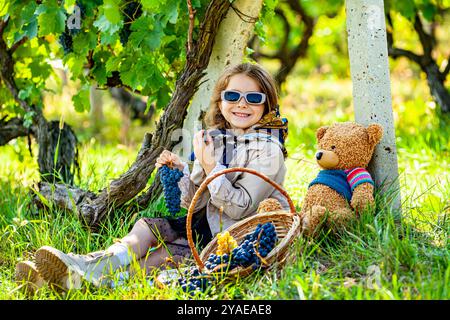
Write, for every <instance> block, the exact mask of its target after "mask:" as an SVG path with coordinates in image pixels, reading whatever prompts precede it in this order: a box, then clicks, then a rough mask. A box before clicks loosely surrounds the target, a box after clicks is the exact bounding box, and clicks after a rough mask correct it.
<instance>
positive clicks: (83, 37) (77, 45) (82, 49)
mask: <svg viewBox="0 0 450 320" xmlns="http://www.w3.org/2000/svg"><path fill="white" fill-rule="evenodd" d="M72 41H73V51H75V52H77V53H80V54H87V52H88V51H89V50H92V49H95V47H96V46H97V35H96V34H95V33H93V32H80V33H78V34H76V35H75V36H74V37H73V38H72Z"/></svg>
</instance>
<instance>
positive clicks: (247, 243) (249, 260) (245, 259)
mask: <svg viewBox="0 0 450 320" xmlns="http://www.w3.org/2000/svg"><path fill="white" fill-rule="evenodd" d="M277 239H278V237H277V233H276V231H275V226H274V225H273V224H272V223H270V222H267V223H265V224H264V225H261V224H258V226H257V227H256V229H255V231H254V232H253V233H251V234H249V235H247V236H246V237H245V238H244V241H243V242H242V243H241V244H240V245H239V246H238V247H236V248H234V249H233V250H232V251H231V255H228V254H223V255H216V254H211V255H210V256H209V257H208V260H207V262H206V263H205V267H206V268H207V269H208V270H211V271H225V270H232V269H234V268H236V267H238V266H239V267H244V268H246V267H248V266H251V265H253V269H258V268H259V267H260V266H261V259H260V258H259V257H258V255H260V256H261V257H263V258H265V257H267V255H268V254H269V252H270V251H272V249H273V248H274V247H275V243H276V242H277ZM255 250H257V253H258V255H257V254H256V252H255Z"/></svg>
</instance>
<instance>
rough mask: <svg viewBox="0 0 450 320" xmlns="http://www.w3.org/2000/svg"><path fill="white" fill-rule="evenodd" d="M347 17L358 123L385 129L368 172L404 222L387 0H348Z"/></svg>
mask: <svg viewBox="0 0 450 320" xmlns="http://www.w3.org/2000/svg"><path fill="white" fill-rule="evenodd" d="M346 14H347V33H348V50H349V57H350V71H351V76H352V82H353V100H354V101H353V104H354V108H355V120H356V122H358V123H361V124H363V125H366V126H367V125H368V124H370V123H378V124H380V125H382V126H383V129H384V134H383V138H382V140H381V142H380V143H379V144H378V145H377V147H376V148H375V152H374V155H373V157H372V161H371V162H370V164H369V168H368V169H369V171H370V172H371V173H372V175H373V177H374V180H375V183H376V186H377V187H378V188H379V190H380V191H381V193H382V194H383V195H385V197H386V200H387V203H388V204H389V205H390V206H391V207H392V208H394V209H396V210H394V214H395V217H396V218H397V219H398V220H400V218H401V199H400V184H399V180H398V177H399V174H398V163H397V148H396V144H395V128H394V117H393V112H392V102H391V88H390V79H389V61H388V53H387V40H386V25H385V21H384V5H383V0H364V1H361V0H347V1H346Z"/></svg>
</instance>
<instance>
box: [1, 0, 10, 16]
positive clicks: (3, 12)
mask: <svg viewBox="0 0 450 320" xmlns="http://www.w3.org/2000/svg"><path fill="white" fill-rule="evenodd" d="M8 8H9V2H7V1H2V2H0V17H3V16H4V15H6V14H7V13H8Z"/></svg>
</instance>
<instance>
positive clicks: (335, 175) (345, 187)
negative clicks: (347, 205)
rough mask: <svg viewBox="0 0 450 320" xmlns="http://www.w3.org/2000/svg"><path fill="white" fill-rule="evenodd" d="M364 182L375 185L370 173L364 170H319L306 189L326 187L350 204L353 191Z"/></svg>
mask: <svg viewBox="0 0 450 320" xmlns="http://www.w3.org/2000/svg"><path fill="white" fill-rule="evenodd" d="M365 182H367V183H370V184H372V185H375V184H374V182H373V179H372V177H371V176H370V173H369V172H368V171H367V170H366V169H364V168H352V169H347V170H321V171H320V172H319V174H318V176H317V178H316V179H314V180H313V181H312V182H311V183H310V184H309V186H308V187H311V186H312V185H315V184H323V185H326V186H328V187H330V188H331V189H333V190H335V191H336V192H338V193H339V194H340V195H342V196H343V197H344V198H345V199H346V200H347V201H349V202H350V200H351V197H352V194H353V190H355V188H356V187H357V186H359V185H360V184H362V183H365Z"/></svg>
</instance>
